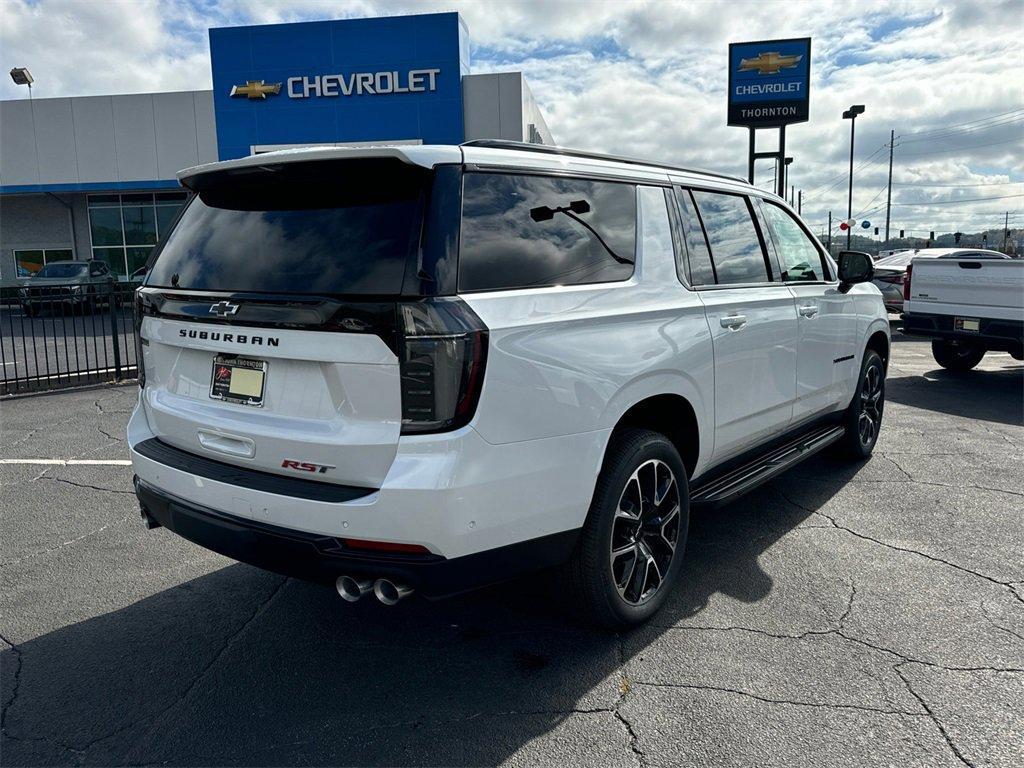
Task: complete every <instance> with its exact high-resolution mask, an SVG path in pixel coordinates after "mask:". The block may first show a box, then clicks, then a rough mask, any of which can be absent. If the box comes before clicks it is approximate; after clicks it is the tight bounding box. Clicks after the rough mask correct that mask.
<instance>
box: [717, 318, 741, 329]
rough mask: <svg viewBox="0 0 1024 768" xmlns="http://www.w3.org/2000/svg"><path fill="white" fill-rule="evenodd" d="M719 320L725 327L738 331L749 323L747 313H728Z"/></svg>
mask: <svg viewBox="0 0 1024 768" xmlns="http://www.w3.org/2000/svg"><path fill="white" fill-rule="evenodd" d="M719 322H720V323H721V324H722V327H723V328H728V329H729V330H733V331H736V330H739V329H740V328H742V327H743V326H744V325H746V324H747V317H746V315H726V316H725V317H723V318H722V319H721V320H719Z"/></svg>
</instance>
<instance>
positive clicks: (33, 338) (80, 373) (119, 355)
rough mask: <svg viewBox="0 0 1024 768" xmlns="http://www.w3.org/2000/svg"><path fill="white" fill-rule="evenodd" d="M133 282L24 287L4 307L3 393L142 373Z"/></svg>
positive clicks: (0, 312) (0, 338) (0, 320)
mask: <svg viewBox="0 0 1024 768" xmlns="http://www.w3.org/2000/svg"><path fill="white" fill-rule="evenodd" d="M135 288H136V286H135V285H134V284H132V283H113V284H101V285H73V284H64V285H46V286H26V287H24V288H21V289H19V290H18V291H17V293H16V294H15V295H13V296H10V297H9V298H8V299H7V300H6V302H5V303H4V304H3V305H0V368H2V369H3V378H2V379H0V395H12V394H18V393H25V392H40V391H43V390H49V389H60V388H63V387H77V386H81V385H84V384H96V383H99V382H105V381H118V380H121V379H133V378H135V377H136V376H137V375H138V369H137V363H136V347H135V302H134V294H135Z"/></svg>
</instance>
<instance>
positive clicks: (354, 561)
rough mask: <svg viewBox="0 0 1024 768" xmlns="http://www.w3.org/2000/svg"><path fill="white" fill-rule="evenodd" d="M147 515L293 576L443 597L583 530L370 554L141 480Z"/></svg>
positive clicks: (535, 562)
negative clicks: (443, 550) (454, 552)
mask: <svg viewBox="0 0 1024 768" xmlns="http://www.w3.org/2000/svg"><path fill="white" fill-rule="evenodd" d="M135 493H136V495H137V496H138V498H139V504H140V505H141V507H142V510H143V511H144V513H145V514H146V515H148V516H149V517H150V518H151V519H152V520H153V521H155V522H157V523H159V524H160V525H161V526H163V527H164V528H167V529H168V530H170V531H173V532H174V533H176V534H178V535H179V536H182V537H183V538H186V539H188V540H189V541H192V542H194V543H196V544H199V545H200V546H202V547H205V548H206V549H210V550H213V551H214V552H218V553H220V554H222V555H225V556H227V557H230V558H233V559H235V560H239V561H241V562H243V563H249V564H250V565H255V566H257V567H259V568H265V569H266V570H269V571H275V572H277V573H282V574H285V575H287V576H294V577H296V578H300V579H305V580H307V581H314V582H319V583H324V584H333V583H334V581H335V579H337V578H338V576H341V575H350V576H354V577H356V578H368V579H376V578H381V577H385V578H389V579H391V580H392V581H395V582H400V583H404V584H408V585H410V586H412V587H414V588H415V589H416V590H417V591H419V592H420V593H421V594H423V595H424V596H426V597H428V598H441V597H447V596H450V595H454V594H458V593H460V592H465V591H467V590H470V589H474V588H477V587H481V586H485V585H487V584H493V583H495V582H499V581H504V580H506V579H509V578H514V577H515V576H519V575H522V574H525V573H529V572H530V571H533V570H537V569H541V568H546V567H551V566H554V565H558V564H559V563H562V562H565V561H566V560H567V559H568V558H569V556H570V554H571V553H572V549H573V547H574V546H575V544H576V537H577V534H578V532H577V531H565V532H562V533H558V534H552V535H549V536H543V537H540V538H537V539H533V540H529V541H523V542H519V543H516V544H512V545H508V546H505V547H499V548H497V549H493V550H488V551H485V552H479V553H476V554H472V555H466V556H464V557H458V558H454V559H447V558H444V557H441V556H440V555H427V554H424V555H407V554H391V553H388V554H376V553H374V554H366V553H363V552H358V551H353V550H351V549H347V548H346V547H345V544H344V542H343V541H341V540H339V539H338V538H336V537H333V536H321V535H317V534H312V533H305V532H302V531H296V530H294V529H290V528H282V527H280V526H276V525H269V524H267V523H260V522H256V521H253V520H245V519H243V518H240V517H236V516H233V515H228V514H224V513H223V512H217V511H216V510H213V509H208V508H205V507H201V506H199V505H197V504H194V503H190V502H187V501H185V500H183V499H179V498H176V497H174V496H172V495H170V494H168V493H166V492H164V491H161V490H160V489H158V488H156V487H154V486H152V485H150V484H148V483H146V482H144V481H142V480H139V479H138V478H137V477H136V478H135Z"/></svg>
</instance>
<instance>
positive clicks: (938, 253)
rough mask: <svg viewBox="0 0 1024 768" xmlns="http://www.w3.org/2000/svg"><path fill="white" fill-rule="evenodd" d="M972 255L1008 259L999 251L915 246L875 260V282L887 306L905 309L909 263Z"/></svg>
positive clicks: (897, 312)
mask: <svg viewBox="0 0 1024 768" xmlns="http://www.w3.org/2000/svg"><path fill="white" fill-rule="evenodd" d="M963 256H970V257H971V258H973V259H1007V258H1009V257H1008V256H1006V255H1005V254H1002V253H999V252H998V251H986V250H981V249H977V248H915V249H912V250H908V251H900V252H899V253H894V254H892V255H890V256H884V257H882V258H881V259H878V260H877V261H876V262H875V279H874V283H875V285H876V286H877V287H878V290H880V291H881V292H882V298H883V300H884V301H885V308H886V309H887V310H888V311H889V312H892V313H895V314H899V313H900V312H902V311H903V278H904V275H905V274H906V272H907V265H908V264H910V262H911V261H912V260H914V259H957V258H961V257H963Z"/></svg>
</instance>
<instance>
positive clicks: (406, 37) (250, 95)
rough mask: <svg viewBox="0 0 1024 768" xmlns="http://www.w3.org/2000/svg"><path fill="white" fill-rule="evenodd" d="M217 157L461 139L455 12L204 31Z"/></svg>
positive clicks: (463, 39) (465, 47)
mask: <svg viewBox="0 0 1024 768" xmlns="http://www.w3.org/2000/svg"><path fill="white" fill-rule="evenodd" d="M210 59H211V64H212V68H213V104H214V112H215V118H216V124H217V149H218V155H219V156H220V159H221V160H228V159H231V158H235V157H244V156H246V155H249V154H251V153H252V152H253V151H254V150H255V148H258V147H262V148H269V147H278V146H282V145H294V144H333V143H339V142H377V141H417V140H418V141H422V142H423V143H425V144H458V143H460V142H461V141H462V140H463V136H464V130H463V117H462V76H463V75H465V74H468V73H469V38H468V32H467V30H466V25H465V23H464V22H463V21H462V19H461V17H460V16H459V14H457V13H435V14H423V15H417V16H398V17H390V18H376V19H347V20H339V21H313V22H302V23H298V24H270V25H263V26H250V27H227V28H219V29H211V30H210Z"/></svg>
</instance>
